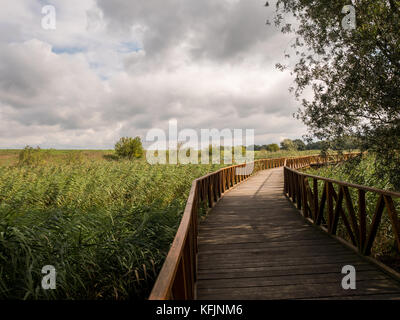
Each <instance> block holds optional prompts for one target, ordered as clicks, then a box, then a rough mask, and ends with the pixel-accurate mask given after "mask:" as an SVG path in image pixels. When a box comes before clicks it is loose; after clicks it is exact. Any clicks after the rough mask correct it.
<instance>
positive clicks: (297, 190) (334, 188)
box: [284, 154, 400, 256]
mask: <svg viewBox="0 0 400 320" xmlns="http://www.w3.org/2000/svg"><path fill="white" fill-rule="evenodd" d="M352 156H354V154H347V155H344V156H343V158H340V157H339V158H337V159H336V161H340V160H342V159H343V160H346V159H349V158H350V157H352ZM317 160H318V159H316V158H313V157H311V158H309V159H301V160H297V159H291V160H288V161H287V166H286V167H285V168H284V181H285V182H284V189H285V194H286V195H287V196H288V197H289V199H291V200H292V201H293V202H294V203H295V205H296V206H297V208H298V209H299V210H301V211H302V214H303V216H304V218H306V219H308V220H309V221H310V222H312V223H314V224H315V225H317V226H320V227H321V228H322V229H323V230H324V231H326V232H328V233H329V234H332V235H335V236H339V238H341V239H342V240H345V241H346V242H350V243H351V244H352V245H353V246H354V247H356V248H357V249H358V251H359V253H361V254H362V255H366V256H368V255H370V254H371V249H372V248H373V245H374V241H375V239H376V236H377V233H378V230H379V227H380V226H381V225H382V223H381V221H382V216H383V212H384V209H385V208H386V212H387V214H388V218H389V219H388V220H389V221H390V222H389V223H388V224H389V225H390V226H388V228H387V229H388V230H391V232H392V237H393V238H394V240H395V242H396V245H397V248H398V250H400V221H399V218H398V216H397V211H396V206H395V202H394V199H395V198H400V193H398V192H390V191H385V190H379V189H375V188H371V187H366V186H361V185H356V184H351V183H346V182H343V181H337V180H333V179H328V178H323V177H319V176H315V175H310V174H306V173H304V172H299V171H297V170H296V169H298V168H304V167H307V166H309V165H310V164H312V163H315V162H314V161H317ZM311 181H312V185H311ZM367 193H368V194H367ZM367 198H368V199H369V200H370V201H371V199H376V200H375V201H376V202H375V207H374V208H375V209H374V210H373V211H371V210H370V214H368V213H367V211H368V210H367V204H368V203H367V201H366V199H367ZM370 201H368V202H370ZM367 220H370V227H369V228H368V226H367V224H368V223H367ZM339 225H340V226H341V235H338V234H337V233H338V226H339Z"/></svg>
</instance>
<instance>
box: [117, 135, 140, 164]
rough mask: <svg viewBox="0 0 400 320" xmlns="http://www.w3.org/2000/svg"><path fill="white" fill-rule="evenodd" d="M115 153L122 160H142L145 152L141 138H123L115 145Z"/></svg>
mask: <svg viewBox="0 0 400 320" xmlns="http://www.w3.org/2000/svg"><path fill="white" fill-rule="evenodd" d="M115 153H116V154H117V155H118V156H119V157H121V158H128V159H134V158H141V157H142V156H143V153H144V151H143V146H142V141H141V139H140V137H135V138H129V137H122V138H121V139H119V141H118V142H117V143H116V144H115Z"/></svg>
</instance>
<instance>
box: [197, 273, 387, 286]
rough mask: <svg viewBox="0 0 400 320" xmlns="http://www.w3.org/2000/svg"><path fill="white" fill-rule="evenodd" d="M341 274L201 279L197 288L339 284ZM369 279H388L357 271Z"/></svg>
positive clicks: (379, 275) (362, 279) (360, 279)
mask: <svg viewBox="0 0 400 320" xmlns="http://www.w3.org/2000/svg"><path fill="white" fill-rule="evenodd" d="M342 279H343V274H341V273H338V272H336V273H332V274H327V273H323V274H314V275H313V276H312V277H310V276H309V275H307V274H306V275H285V276H278V277H255V278H237V279H234V280H233V279H217V280H215V279H213V280H203V281H201V282H200V283H199V285H198V289H215V288H250V287H267V286H286V285H309V284H325V283H337V284H340V283H341V281H342ZM369 280H389V278H388V277H386V276H385V275H384V274H382V273H380V272H377V271H368V270H364V271H359V272H358V273H357V282H359V281H369Z"/></svg>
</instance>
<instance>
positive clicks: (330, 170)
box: [306, 155, 400, 271]
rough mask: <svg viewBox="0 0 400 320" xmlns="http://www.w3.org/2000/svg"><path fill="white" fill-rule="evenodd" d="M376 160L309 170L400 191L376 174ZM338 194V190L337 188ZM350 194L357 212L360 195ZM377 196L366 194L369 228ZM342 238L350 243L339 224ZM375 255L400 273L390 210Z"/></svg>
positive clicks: (399, 203)
mask: <svg viewBox="0 0 400 320" xmlns="http://www.w3.org/2000/svg"><path fill="white" fill-rule="evenodd" d="M374 163H375V158H374V156H372V155H368V156H364V157H363V158H362V159H354V160H350V161H348V162H346V163H344V164H338V165H334V166H326V167H322V168H319V169H307V170H306V172H307V173H310V174H313V175H318V176H322V177H327V178H331V179H335V180H340V181H346V182H350V183H354V184H359V185H364V186H369V187H375V188H378V189H384V190H391V191H400V190H395V188H394V187H393V186H392V185H391V184H390V183H388V179H386V178H385V177H380V176H379V174H377V172H376V170H375V165H374ZM322 189H323V184H322V182H321V183H320V185H319V191H320V195H319V197H320V199H321V195H322ZM335 190H336V192H338V188H337V187H335ZM349 190H350V194H351V196H352V200H353V205H354V208H355V210H358V203H357V191H356V189H354V188H350V189H349ZM377 198H378V197H377V195H376V194H375V193H373V192H367V193H366V205H367V224H368V225H370V224H371V222H372V217H373V213H374V210H375V207H376V201H377ZM393 200H394V203H395V207H396V209H397V212H400V201H399V199H396V198H393ZM338 234H339V235H340V236H342V237H343V238H345V239H347V240H348V241H349V240H350V239H349V237H348V236H347V232H345V227H344V225H343V224H341V223H340V224H339V227H338ZM372 254H373V255H374V256H375V257H376V258H377V259H378V260H381V261H382V262H384V263H386V264H388V265H390V266H391V267H393V268H394V269H396V270H398V271H400V255H399V251H398V249H397V246H396V242H395V238H394V233H393V230H392V226H391V223H390V219H389V217H388V214H387V212H386V209H385V211H384V213H383V216H382V221H381V226H380V228H379V232H378V234H377V237H376V243H375V245H374V247H373V250H372Z"/></svg>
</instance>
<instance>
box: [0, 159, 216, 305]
mask: <svg viewBox="0 0 400 320" xmlns="http://www.w3.org/2000/svg"><path fill="white" fill-rule="evenodd" d="M76 157H77V159H75V158H76ZM217 168H218V166H215V165H185V166H179V165H177V166H170V165H165V166H161V165H160V166H154V165H153V166H151V165H148V164H147V163H145V162H141V161H136V162H131V161H112V162H109V161H92V162H89V161H83V162H82V161H81V159H80V157H79V156H77V155H76V156H71V161H70V164H65V163H62V164H46V165H39V166H26V165H20V166H13V167H0V298H2V299H4V298H7V299H10V298H15V299H128V298H129V299H143V298H145V297H147V296H148V294H149V292H150V289H151V287H152V285H153V283H154V281H155V278H156V275H157V274H158V271H159V269H160V267H161V265H162V263H163V260H164V258H165V255H166V253H167V251H168V249H169V246H170V244H171V242H172V239H173V237H174V235H175V232H176V229H177V226H178V224H179V221H180V217H181V214H182V211H183V208H184V205H185V203H186V198H187V195H188V192H189V190H190V186H191V181H192V180H193V179H195V178H196V177H199V176H201V175H204V174H206V173H208V172H211V171H214V170H216V169H217ZM45 265H53V266H54V267H55V268H56V271H57V278H56V279H57V281H56V283H57V287H56V289H55V290H43V289H42V288H41V279H42V277H43V274H41V269H42V267H43V266H45Z"/></svg>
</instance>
